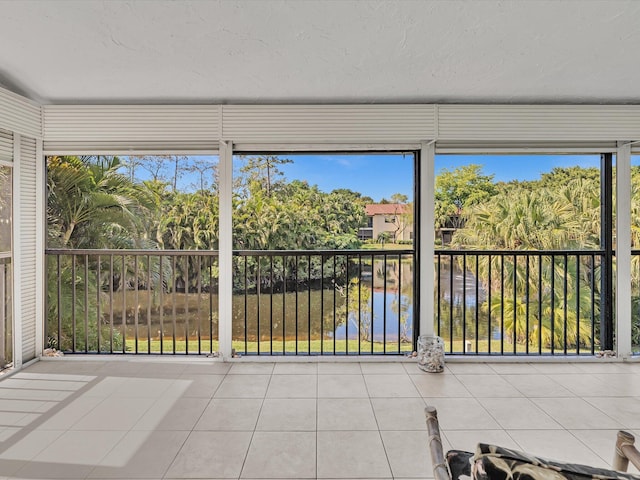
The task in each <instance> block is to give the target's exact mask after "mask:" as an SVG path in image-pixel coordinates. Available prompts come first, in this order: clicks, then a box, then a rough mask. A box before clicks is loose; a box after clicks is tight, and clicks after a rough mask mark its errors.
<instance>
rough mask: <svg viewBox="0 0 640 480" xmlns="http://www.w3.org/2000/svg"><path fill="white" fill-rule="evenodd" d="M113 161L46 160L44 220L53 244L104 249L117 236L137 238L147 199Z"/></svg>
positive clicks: (118, 163)
mask: <svg viewBox="0 0 640 480" xmlns="http://www.w3.org/2000/svg"><path fill="white" fill-rule="evenodd" d="M120 166H121V164H120V161H119V159H118V158H117V157H97V158H96V160H95V163H90V162H88V161H87V160H86V159H85V160H81V159H80V158H78V157H49V159H48V163H47V167H48V177H47V188H48V198H47V216H48V219H49V240H50V243H51V244H52V245H56V246H64V247H67V246H68V247H73V248H83V247H87V248H100V247H107V246H110V245H109V241H110V239H112V237H115V236H117V235H118V234H125V235H129V236H130V237H135V236H136V232H137V230H138V226H139V219H140V218H141V216H142V215H141V214H142V212H143V211H144V210H146V206H147V202H148V200H149V199H148V198H146V196H145V195H144V194H143V192H141V191H140V190H139V189H137V188H135V187H134V184H132V183H131V182H130V181H129V179H128V178H127V177H126V176H125V175H122V174H120V173H119V169H120Z"/></svg>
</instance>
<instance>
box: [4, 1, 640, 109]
mask: <svg viewBox="0 0 640 480" xmlns="http://www.w3.org/2000/svg"><path fill="white" fill-rule="evenodd" d="M639 56H640V2H639V1H637V0H620V1H618V0H603V1H597V0H594V1H585V0H551V1H546V0H505V1H498V0H484V1H478V0H476V1H458V0H451V1H444V0H442V1H433V0H422V1H420V0H417V1H411V0H406V1H374V0H370V1H367V0H335V1H333V0H235V1H233V0H228V1H205V0H200V1H197V0H182V1H180V0H178V1H159V0H156V1H124V0H122V1H120V0H107V1H95V0H79V1H69V0H57V1H52V0H0V84H2V85H4V86H6V87H7V88H9V89H10V90H13V91H15V92H17V93H21V94H24V95H26V96H28V97H30V98H32V99H34V100H37V101H40V102H43V103H123V102H126V103H256V104H260V103H361V102H374V103H405V102H411V103H462V102H469V103H640V62H639V60H640V58H639Z"/></svg>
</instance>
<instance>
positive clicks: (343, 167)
mask: <svg viewBox="0 0 640 480" xmlns="http://www.w3.org/2000/svg"><path fill="white" fill-rule="evenodd" d="M284 157H286V158H289V159H291V160H293V161H294V163H292V164H287V165H282V166H281V167H280V168H281V170H282V171H283V172H284V174H285V177H286V178H287V179H288V180H293V179H299V180H306V181H307V182H309V183H310V184H316V185H318V186H319V188H320V189H321V190H323V191H331V190H334V189H336V188H349V189H351V190H355V191H358V192H360V193H362V194H363V195H368V196H370V197H372V198H373V199H374V200H376V201H379V200H381V199H382V198H383V197H384V198H387V199H388V198H389V197H391V195H393V194H394V193H402V194H404V195H407V196H408V197H409V198H410V199H411V198H412V196H413V156H412V155H409V154H407V155H401V154H394V155H390V154H380V155H361V154H357V155H348V154H346V155H345V154H339V155H338V154H332V155H329V154H326V155H286V156H284ZM471 163H476V164H480V165H483V173H484V174H485V175H491V174H493V175H494V180H495V181H509V180H514V179H517V180H536V179H538V178H540V174H541V173H544V172H549V171H551V169H552V168H554V167H571V166H575V165H579V166H582V167H598V166H599V165H600V156H599V155H437V156H436V164H435V170H436V173H438V172H439V171H441V170H442V169H443V168H447V169H449V170H452V169H454V168H456V167H460V166H463V165H469V164H471Z"/></svg>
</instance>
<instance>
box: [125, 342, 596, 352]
mask: <svg viewBox="0 0 640 480" xmlns="http://www.w3.org/2000/svg"><path fill="white" fill-rule="evenodd" d="M334 344H335V345H334ZM296 346H297V353H298V355H309V354H311V355H320V354H322V353H324V354H325V355H332V354H333V352H334V351H335V353H336V355H345V354H347V342H346V340H337V341H335V342H334V341H333V340H331V339H325V340H324V341H321V340H311V342H309V341H308V340H299V341H298V342H297V345H296V341H295V340H287V341H285V342H284V345H283V342H282V341H281V340H274V341H273V343H271V342H269V341H262V342H260V354H261V355H269V354H270V352H273V355H282V354H283V353H284V354H285V355H295V354H296ZM162 347H163V350H162V351H163V353H165V354H171V353H172V352H173V351H174V345H173V341H172V340H165V341H164V343H163V346H162ZM187 347H188V353H189V354H198V352H200V353H201V354H202V355H206V354H208V353H210V352H211V351H213V352H217V351H218V350H219V344H218V341H217V340H213V345H210V342H209V340H208V339H206V340H205V339H203V340H202V341H201V342H200V345H198V341H197V340H189V343H188V346H187V342H186V341H185V340H184V339H176V343H175V352H176V353H177V354H185V353H187ZM334 347H335V350H334ZM488 347H489V342H488V341H487V340H480V341H478V350H477V351H478V354H480V355H487V354H489V348H488ZM232 348H233V349H235V351H236V352H237V353H238V354H240V355H256V354H257V353H258V342H255V341H254V342H247V343H246V345H245V342H244V341H240V340H234V341H233V342H232ZM444 348H445V353H453V354H462V353H463V352H464V348H463V342H462V340H454V341H453V343H451V342H449V340H448V339H445V346H444ZM160 351H161V350H160V341H159V340H151V345H150V352H151V353H160ZM411 351H412V346H411V345H410V344H408V343H401V344H400V350H398V343H397V342H388V343H387V351H386V354H388V355H394V354H395V355H405V354H407V353H409V352H411ZM127 352H128V353H135V352H136V349H135V339H133V338H128V339H127ZM148 352H149V344H148V342H147V339H139V340H138V353H148ZM503 352H504V354H506V355H510V354H511V355H513V354H514V350H513V345H512V344H508V343H505V344H504V346H503ZM360 353H361V354H365V355H366V354H371V353H373V354H382V353H385V352H384V345H383V344H382V343H380V342H374V343H373V345H372V343H371V342H361V343H360ZM475 353H476V343H475V340H471V349H470V350H469V351H468V352H467V354H469V355H474V354H475ZM500 353H501V352H500V341H499V340H492V341H491V354H492V355H500ZM550 353H551V349H550V348H548V347H545V348H543V349H542V354H543V355H545V354H547V355H548V354H550ZM556 353H557V354H563V353H564V352H563V351H562V350H560V349H556ZM576 353H577V352H576V350H575V349H571V350H567V354H569V355H575V354H576ZM580 353H581V354H587V355H588V354H590V351H589V350H581V351H580ZM348 354H353V355H357V354H358V341H357V340H349V345H348ZM516 354H526V346H525V345H516ZM529 354H530V355H536V354H538V346H537V345H529Z"/></svg>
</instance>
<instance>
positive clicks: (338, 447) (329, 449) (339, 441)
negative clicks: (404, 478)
mask: <svg viewBox="0 0 640 480" xmlns="http://www.w3.org/2000/svg"><path fill="white" fill-rule="evenodd" d="M391 477H392V473H391V469H390V466H389V463H388V462H387V458H386V454H385V450H384V446H383V444H382V440H381V438H380V433H378V432H318V478H391Z"/></svg>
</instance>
